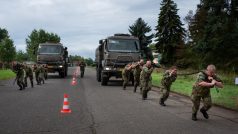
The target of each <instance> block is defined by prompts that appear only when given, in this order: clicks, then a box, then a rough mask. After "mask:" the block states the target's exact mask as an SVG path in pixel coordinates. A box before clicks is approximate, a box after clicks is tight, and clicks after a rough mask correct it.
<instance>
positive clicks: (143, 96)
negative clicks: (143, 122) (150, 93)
mask: <svg viewBox="0 0 238 134" xmlns="http://www.w3.org/2000/svg"><path fill="white" fill-rule="evenodd" d="M146 98H147V94H146V91H145V90H143V91H142V100H145V99H146Z"/></svg>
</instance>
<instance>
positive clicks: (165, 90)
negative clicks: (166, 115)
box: [160, 70, 177, 106]
mask: <svg viewBox="0 0 238 134" xmlns="http://www.w3.org/2000/svg"><path fill="white" fill-rule="evenodd" d="M176 78H177V74H175V75H170V71H168V70H167V71H165V73H164V75H163V78H162V80H161V97H160V104H162V105H163V106H165V104H164V102H165V101H166V100H167V99H168V97H169V92H170V87H171V85H172V83H173V82H174V81H175V80H176Z"/></svg>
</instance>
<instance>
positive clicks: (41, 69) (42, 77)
mask: <svg viewBox="0 0 238 134" xmlns="http://www.w3.org/2000/svg"><path fill="white" fill-rule="evenodd" d="M44 74H45V69H44V67H43V65H40V68H39V81H40V84H41V82H42V83H43V84H45V80H44Z"/></svg>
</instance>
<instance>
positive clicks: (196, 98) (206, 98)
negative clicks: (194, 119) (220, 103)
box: [191, 94, 212, 114]
mask: <svg viewBox="0 0 238 134" xmlns="http://www.w3.org/2000/svg"><path fill="white" fill-rule="evenodd" d="M191 100H192V102H193V107H192V113H193V114H195V113H197V111H198V110H199V107H200V102H201V100H202V101H203V107H202V108H201V109H204V110H205V111H207V110H209V109H210V108H211V107H212V99H211V95H210V94H207V95H196V94H192V95H191Z"/></svg>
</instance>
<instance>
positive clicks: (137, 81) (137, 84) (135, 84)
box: [134, 74, 140, 87]
mask: <svg viewBox="0 0 238 134" xmlns="http://www.w3.org/2000/svg"><path fill="white" fill-rule="evenodd" d="M134 86H136V87H137V86H140V75H135V74H134Z"/></svg>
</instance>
